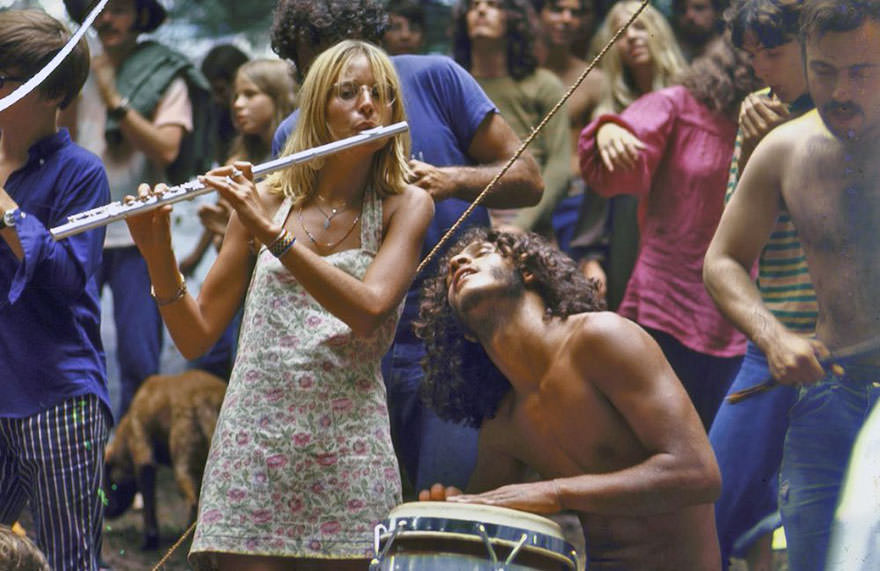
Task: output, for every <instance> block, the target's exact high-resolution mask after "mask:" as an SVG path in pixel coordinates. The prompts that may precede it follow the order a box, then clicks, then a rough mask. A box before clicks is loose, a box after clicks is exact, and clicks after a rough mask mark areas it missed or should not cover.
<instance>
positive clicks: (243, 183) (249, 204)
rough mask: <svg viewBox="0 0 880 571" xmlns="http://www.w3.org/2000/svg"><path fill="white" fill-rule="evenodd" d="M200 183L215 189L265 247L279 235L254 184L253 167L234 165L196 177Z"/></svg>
mask: <svg viewBox="0 0 880 571" xmlns="http://www.w3.org/2000/svg"><path fill="white" fill-rule="evenodd" d="M199 181H200V182H201V183H202V184H204V185H206V186H210V187H211V188H213V189H215V190H216V191H217V192H218V193H219V194H220V196H222V197H223V199H224V200H226V202H227V203H228V204H229V206H231V207H232V209H233V210H235V212H236V213H237V214H238V218H239V220H241V223H242V224H243V225H244V227H245V228H247V229H248V231H250V233H251V235H252V236H254V237H255V238H256V239H258V240H260V241H261V242H263V243H264V244H268V243H270V242H271V241H272V240H274V239H275V237H276V236H277V235H278V228H277V225H274V224H273V222H272V216H271V214H270V213H269V211H268V209H267V208H266V204H265V202H264V201H263V199H262V197H261V196H260V193H259V190H258V189H257V185H256V184H255V183H254V173H253V165H251V164H250V163H247V162H236V163H235V164H234V165H229V166H223V167H219V168H216V169H213V170H212V171H210V172H208V173H207V174H206V175H204V176H201V177H199Z"/></svg>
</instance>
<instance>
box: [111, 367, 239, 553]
mask: <svg viewBox="0 0 880 571" xmlns="http://www.w3.org/2000/svg"><path fill="white" fill-rule="evenodd" d="M225 393H226V383H225V382H223V380H222V379H220V378H218V377H215V376H214V375H212V374H210V373H207V372H205V371H200V370H190V371H186V372H184V373H181V374H179V375H154V376H152V377H149V378H147V379H146V380H145V381H144V382H143V384H142V385H141V387H140V388H139V389H138V391H137V393H136V394H135V396H134V399H133V400H132V402H131V407H130V408H129V410H128V412H127V413H126V414H125V416H123V417H122V420H121V421H120V422H119V426H118V427H117V428H116V434H115V436H114V437H113V440H112V441H111V442H110V443H109V444H108V445H107V449H106V454H105V468H106V475H107V477H106V478H105V493H106V495H107V500H108V503H107V506H106V508H105V515H106V516H107V517H109V518H114V517H117V516H119V515H122V513H123V512H125V510H127V509H128V507H129V506H130V505H131V503H132V500H133V499H134V495H135V493H136V492H140V493H141V495H142V496H143V499H144V508H143V514H144V546H143V548H144V549H156V548H158V547H159V525H158V522H157V520H156V468H157V466H158V464H159V463H161V464H165V465H168V466H171V468H172V469H173V471H174V478H175V480H176V481H177V486H178V487H179V488H180V491H181V492H182V493H183V496H184V498H185V500H186V502H187V505H188V506H189V507H190V521H191V522H192V521H195V517H196V509H197V506H198V497H199V489H200V488H201V485H202V473H203V471H204V468H205V460H206V459H207V457H208V448H209V447H210V445H211V436H212V435H213V434H214V426H215V425H216V423H217V414H218V413H219V412H220V405H221V403H222V402H223V396H224V394H225Z"/></svg>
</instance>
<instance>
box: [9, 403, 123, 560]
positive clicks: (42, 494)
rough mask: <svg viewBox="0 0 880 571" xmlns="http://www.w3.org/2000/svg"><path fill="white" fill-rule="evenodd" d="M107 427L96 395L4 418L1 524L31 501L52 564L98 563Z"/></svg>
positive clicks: (39, 540) (41, 543)
mask: <svg viewBox="0 0 880 571" xmlns="http://www.w3.org/2000/svg"><path fill="white" fill-rule="evenodd" d="M107 434H108V418H107V411H106V410H105V408H104V407H103V405H102V404H101V402H100V401H99V399H98V398H97V397H96V396H94V395H86V396H82V397H76V398H72V399H69V400H66V401H64V402H62V403H60V404H58V405H57V406H54V407H52V408H50V409H48V410H45V411H43V412H40V413H38V414H35V415H33V416H29V417H26V418H0V523H3V524H7V525H11V524H12V523H13V522H14V521H15V520H16V519H17V518H18V517H19V515H20V514H21V512H22V510H23V509H24V506H25V504H26V503H29V504H30V509H31V512H32V513H33V516H34V525H35V527H36V533H37V546H38V547H39V548H40V549H41V550H42V551H43V553H44V554H45V555H46V558H47V559H48V561H49V566H50V567H51V568H52V569H54V570H57V571H66V570H76V571H81V570H96V569H97V568H98V559H99V557H100V554H101V525H102V520H103V516H104V506H103V503H102V501H101V495H100V493H101V489H102V488H101V487H102V484H103V481H104V446H105V445H106V443H107Z"/></svg>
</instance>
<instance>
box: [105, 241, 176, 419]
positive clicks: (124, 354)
mask: <svg viewBox="0 0 880 571" xmlns="http://www.w3.org/2000/svg"><path fill="white" fill-rule="evenodd" d="M105 284H107V285H109V286H110V291H111V293H112V294H113V321H114V323H115V325H116V356H117V359H118V361H119V384H120V396H119V401H118V402H119V405H118V406H119V408H118V409H117V410H115V411H113V412H114V416H115V418H116V420H117V422H118V421H119V419H121V418H122V416H123V415H124V414H125V413H126V411H127V410H128V406H129V405H130V404H131V399H132V398H134V393H135V392H136V391H137V389H138V387H140V386H141V383H142V382H144V379H146V378H147V377H149V376H150V375H155V374H156V373H158V372H159V358H160V355H161V352H162V316H161V315H159V308H157V307H156V302H155V301H154V300H153V298H152V297H150V275H149V273H148V272H147V263H146V262H145V261H144V259H143V258H142V257H141V254H140V252H138V249H137V248H136V247H135V246H130V247H127V248H108V249H105V250H104V259H103V261H102V264H101V270H100V272H99V274H98V288H99V291H101V290H103V289H104V285H105ZM110 387H111V389H112V387H113V385H112V384H110ZM111 402H113V399H112V398H111Z"/></svg>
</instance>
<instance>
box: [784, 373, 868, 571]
mask: <svg viewBox="0 0 880 571" xmlns="http://www.w3.org/2000/svg"><path fill="white" fill-rule="evenodd" d="M842 364H843V366H844V367H845V368H846V373H845V374H844V375H843V376H839V375H835V374H833V373H829V374H828V375H826V377H825V378H824V379H823V380H822V381H821V382H819V383H817V384H815V385H811V386H809V387H804V388H802V389H801V390H800V393H799V395H798V399H797V402H796V403H795V405H794V406H793V407H792V409H791V413H790V415H789V427H788V433H787V434H786V437H785V448H784V452H783V457H782V469H781V473H780V477H781V480H780V484H779V508H780V510H781V512H782V524H783V525H784V526H785V537H786V540H787V543H788V564H789V568H790V569H791V570H792V571H805V570H812V569H817V570H821V569H823V568H824V566H825V557H826V552H827V550H828V543H829V538H830V536H831V524H832V521H833V519H834V509H835V507H836V506H837V501H838V498H839V496H840V489H841V486H842V482H843V478H844V475H845V472H846V467H847V463H848V461H849V456H850V452H851V450H852V446H853V442H854V441H855V438H856V435H857V434H858V432H859V429H860V428H861V427H862V425H863V424H864V422H865V419H866V418H867V416H868V414H869V413H870V412H871V408H872V406H873V405H874V403H875V402H876V401H877V399H878V397H880V368H877V367H866V366H863V365H855V364H852V363H842Z"/></svg>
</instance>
